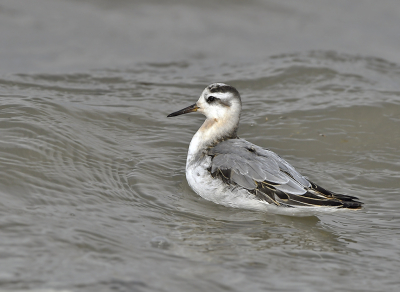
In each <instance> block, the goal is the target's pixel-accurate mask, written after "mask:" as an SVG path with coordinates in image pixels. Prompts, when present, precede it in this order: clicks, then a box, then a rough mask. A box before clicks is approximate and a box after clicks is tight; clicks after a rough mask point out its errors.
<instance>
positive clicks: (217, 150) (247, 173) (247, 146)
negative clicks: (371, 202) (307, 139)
mask: <svg viewBox="0 0 400 292" xmlns="http://www.w3.org/2000/svg"><path fill="white" fill-rule="evenodd" d="M208 155H210V156H211V157H212V164H211V167H210V169H209V171H210V172H211V175H212V176H214V177H219V178H220V179H222V180H223V181H224V182H225V183H227V184H229V185H232V186H233V187H242V188H244V189H247V190H248V191H249V192H250V193H252V194H254V195H255V196H256V197H257V198H258V199H260V200H264V201H266V202H268V203H270V204H275V205H280V206H286V207H298V206H303V207H307V206H308V207H311V206H314V207H315V206H332V207H337V208H350V209H359V208H361V205H362V203H361V202H358V201H357V198H356V197H352V196H346V195H341V194H335V193H333V192H330V191H328V190H325V189H323V188H321V187H319V186H318V185H316V184H314V183H312V182H310V181H309V180H307V179H306V178H305V177H304V176H302V175H301V174H300V173H298V172H297V171H296V170H295V169H294V167H293V166H291V165H290V164H289V163H287V162H286V161H285V160H284V159H282V158H281V157H280V156H279V155H277V154H275V153H274V152H272V151H270V150H268V149H264V148H261V147H259V146H256V145H254V144H252V143H250V142H247V141H246V140H243V139H230V140H226V141H223V142H221V143H219V144H218V145H216V146H215V147H213V148H210V149H209V150H208Z"/></svg>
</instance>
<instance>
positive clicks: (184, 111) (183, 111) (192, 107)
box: [167, 104, 199, 118]
mask: <svg viewBox="0 0 400 292" xmlns="http://www.w3.org/2000/svg"><path fill="white" fill-rule="evenodd" d="M198 109H199V107H198V106H197V105H196V104H192V105H190V106H188V107H185V108H184V109H181V110H179V111H177V112H174V113H172V114H169V115H168V116H167V118H170V117H176V116H179V115H183V114H187V113H191V112H196V111H197V110H198Z"/></svg>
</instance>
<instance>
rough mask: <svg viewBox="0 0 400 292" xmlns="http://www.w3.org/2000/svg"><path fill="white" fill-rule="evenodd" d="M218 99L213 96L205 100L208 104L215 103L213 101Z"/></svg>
mask: <svg viewBox="0 0 400 292" xmlns="http://www.w3.org/2000/svg"><path fill="white" fill-rule="evenodd" d="M217 99H218V98H216V97H215V96H212V95H211V96H209V97H208V98H207V102H208V103H210V102H213V101H215V100H217Z"/></svg>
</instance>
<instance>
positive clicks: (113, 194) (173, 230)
mask: <svg viewBox="0 0 400 292" xmlns="http://www.w3.org/2000/svg"><path fill="white" fill-rule="evenodd" d="M33 2H34V3H36V4H38V3H42V4H43V3H45V4H49V3H50V2H51V4H49V6H36V5H32V4H26V5H27V6H26V7H23V6H21V5H20V6H18V5H19V4H15V3H17V2H15V1H3V3H2V4H1V5H0V14H2V18H0V23H3V24H4V23H7V24H9V26H7V27H6V26H4V25H0V33H4V32H9V34H8V33H7V34H6V36H8V38H7V40H8V42H6V43H5V42H2V45H3V44H6V45H4V46H5V47H4V48H6V49H4V50H1V51H0V57H2V58H1V59H2V60H4V66H2V67H1V68H0V70H1V72H2V75H1V76H0V100H1V103H0V174H1V175H0V267H1V268H0V290H2V291H9V290H16V289H18V290H28V291H31V290H33V291H38V290H40V289H51V290H52V291H53V290H55V291H64V290H67V291H396V290H397V287H398V285H399V284H400V283H399V280H398V271H399V270H400V264H399V256H400V249H399V246H400V229H399V226H400V216H399V212H398V210H399V209H400V197H399V187H400V184H399V181H400V162H399V158H400V153H399V143H400V138H399V137H400V126H399V125H400V85H399V82H398V81H399V78H400V65H399V64H400V60H398V59H396V58H397V57H398V53H397V52H398V51H396V50H394V49H393V48H397V47H396V46H397V45H398V44H397V41H398V39H394V38H391V36H392V35H391V33H392V32H393V31H392V30H388V33H387V34H386V35H381V34H380V33H379V31H376V30H379V29H378V28H380V27H381V26H382V25H383V26H385V23H383V24H379V25H377V26H372V27H374V28H375V29H376V30H374V29H370V30H369V32H366V30H365V28H368V27H369V26H368V19H369V18H368V17H369V16H371V15H375V14H373V13H372V12H371V11H372V10H371V11H370V10H369V8H368V9H367V8H366V9H365V10H364V12H363V13H360V14H357V15H355V16H354V17H355V19H356V20H357V21H358V25H356V24H355V25H354V26H350V27H351V28H352V30H350V29H348V30H346V33H345V34H346V35H348V38H345V39H341V40H342V42H340V41H339V42H338V40H339V38H338V37H337V35H336V34H331V35H330V37H328V36H326V40H327V39H330V40H329V41H327V43H325V45H324V46H326V47H328V48H326V47H325V48H321V47H319V46H318V43H319V41H318V38H320V37H321V35H323V32H324V31H327V30H328V28H331V29H332V30H333V31H335V29H338V30H341V29H342V30H343V29H345V28H348V27H349V23H350V15H351V13H350V12H351V11H352V9H354V6H352V5H350V4H344V3H341V2H340V3H339V4H337V5H338V6H335V7H336V10H329V11H330V12H327V11H328V10H326V11H325V10H324V9H323V8H326V7H327V6H323V5H322V4H319V5H321V6H319V5H312V3H311V2H308V1H301V3H303V5H304V6H301V5H300V4H293V3H292V4H285V5H286V6H283V5H282V4H279V3H275V2H273V1H253V2H251V4H249V6H244V5H243V4H241V3H239V2H238V3H236V2H235V1H233V2H235V3H232V2H230V1H224V3H223V5H226V7H227V8H226V9H227V10H228V11H229V12H230V13H238V15H239V14H240V15H241V16H243V15H246V17H244V16H243V18H239V20H237V22H234V21H233V20H232V22H229V21H231V20H229V21H228V20H227V19H228V18H229V17H228V15H225V14H223V13H222V14H219V13H218V10H217V8H221V6H220V4H218V5H217V4H215V5H216V6H212V5H213V4H210V3H207V5H205V6H204V7H203V6H202V5H197V4H195V3H192V2H190V3H189V2H188V3H184V4H182V3H181V2H179V1H177V2H173V3H172V2H171V3H170V6H168V5H164V4H160V3H159V2H158V1H153V2H151V3H150V4H148V6H147V5H145V4H143V3H142V4H141V5H142V6H136V5H137V4H138V2H129V1H122V0H121V1H113V2H110V1H105V0H104V1H97V2H96V1H84V2H82V3H80V2H78V1H47V0H35V1H33ZM26 3H27V2H26ZM29 3H32V2H29ZM112 3H113V4H112ZM288 3H289V2H288ZM296 3H300V2H296ZM324 3H325V2H324ZM391 3H392V2H390V1H388V2H386V4H385V5H382V4H379V5H378V4H377V5H378V6H379V7H375V6H373V7H372V8H374V9H375V8H376V11H377V12H376V13H377V14H376V15H378V16H380V18H379V19H381V20H382V19H385V17H384V16H385V15H386V17H387V19H392V18H391V17H392V16H393V14H391V13H389V12H390V11H394V12H393V13H395V8H394V7H395V6H392V4H391ZM393 3H394V2H393ZM325 4H326V3H325ZM29 5H32V7H30V6H29ZM163 5H164V6H163ZM326 5H328V4H326ZM160 6H162V7H164V8H165V7H167V8H165V9H170V10H168V11H169V13H172V12H171V11H178V10H176V9H175V8H176V7H177V6H179V7H180V9H183V10H182V11H188V13H189V14H185V15H189V16H190V17H189V16H188V18H181V19H180V21H181V22H178V23H176V22H174V21H173V20H171V19H170V18H166V17H165V14H163V13H162V12H163V10H160V9H159V8H160ZM41 7H46V9H47V10H43V9H41ZM60 7H62V8H63V10H59V8H60ZM138 7H140V9H142V10H140V11H141V12H143V11H145V12H147V13H150V14H151V15H153V16H154V15H155V16H159V17H160V19H161V20H160V23H161V24H163V25H164V24H165V23H163V21H164V22H167V20H168V21H170V24H171V26H170V27H169V28H170V30H168V31H169V32H168V33H167V35H166V36H165V38H163V37H160V36H159V34H160V35H161V34H162V33H161V32H160V31H159V30H157V27H156V28H154V27H151V25H150V24H149V23H150V22H144V24H142V26H141V27H140V26H136V25H133V24H139V23H143V21H144V20H143V19H145V18H146V17H145V16H142V18H139V20H138V19H136V21H135V20H134V19H135V18H130V17H129V16H131V15H135V13H136V11H137V9H139V8H138ZM307 7H308V8H307ZM328 7H331V8H332V7H333V6H329V5H328ZM78 8H79V9H78ZM261 8H263V9H265V10H261ZM350 8H351V9H350ZM372 8H371V9H372ZM174 9H175V10H174ZM199 9H200V10H199ZM307 9H309V13H310V14H307V13H306V14H302V11H306V10H307ZM78 10H79V12H77V11H78ZM7 11H8V12H7ZM10 11H11V12H13V13H14V18H12V17H11V16H10V15H9V14H8V13H9V12H10ZM46 11H47V12H49V11H51V12H52V13H51V14H49V13H47V14H46V13H45V12H46ZM60 11H63V13H61V12H60ZM133 11H135V12H133ZM199 11H201V13H200V14H199V13H198V12H199ZM243 11H244V12H243ZM259 11H268V13H269V14H268V15H269V16H270V17H269V18H268V20H264V18H262V17H261V16H262V15H263V14H262V13H261V12H259ZM335 11H336V12H337V11H345V12H343V14H340V15H341V17H342V20H343V22H336V25H337V27H336V26H331V25H332V23H335V22H334V20H333V19H334V16H333V14H334V13H335ZM349 11H350V12H349ZM385 11H386V12H387V11H389V12H388V13H387V14H385V13H383V12H385ZM225 12H226V11H225ZM243 13H247V14H243ZM259 13H260V14H259ZM330 13H331V14H330ZM6 14H7V16H5V17H3V16H4V15H6ZM57 15H58V16H57ZM60 15H61V16H60ZM73 15H74V16H75V17H76V18H73V17H72V16H73ZM143 15H146V14H143ZM177 15H178V16H179V15H180V14H179V13H177ZM202 15H203V16H204V15H206V16H204V17H205V19H206V20H208V24H204V25H205V26H206V28H204V27H203V28H202V26H200V25H199V23H201V21H200V20H202V19H203V16H202ZM217 15H221V17H222V18H221V19H224V21H221V22H218V21H214V22H213V21H211V19H215V18H213V16H217ZM224 15H225V16H224ZM288 15H291V16H292V17H291V18H287V16H288ZM310 15H314V16H318V17H316V18H315V19H319V21H320V22H318V21H317V23H319V24H320V25H321V26H320V27H321V28H320V30H319V28H318V27H317V26H318V25H317V26H314V25H312V23H309V22H307V21H306V22H305V26H306V27H308V26H307V25H310V29H311V30H309V29H307V30H305V31H303V32H304V34H303V37H304V36H307V35H308V36H309V39H308V41H306V39H303V42H300V41H299V39H296V38H294V39H291V38H290V37H289V36H291V35H295V34H297V33H298V32H299V31H297V30H294V31H291V28H293V27H296V28H298V30H300V31H301V26H298V24H299V23H303V20H304V19H306V20H307V19H313V18H312V17H311V18H309V16H310ZM326 15H330V16H331V18H329V17H328V18H323V16H326ZM335 15H337V14H335ZM38 16H43V18H40V17H38ZM98 16H103V18H99V17H98ZM57 17H61V18H57ZM124 17H125V18H124ZM163 17H165V18H163ZM182 17H183V16H182ZM257 17H258V18H257ZM57 19H58V21H59V23H58V22H57V21H56V20H57ZM246 19H247V22H246ZM287 19H289V20H288V21H289V22H288V23H287V22H286V20H287ZM321 19H324V20H321ZM100 20H101V21H100ZM392 20H393V19H392ZM75 21H76V23H75ZM86 21H87V22H86ZM192 21H193V22H194V24H193V22H192ZM257 21H258V22H257ZM266 22H271V23H279V24H281V25H280V26H274V28H273V29H272V30H266V28H265V27H266ZM399 22H400V21H399ZM32 23H33V24H36V26H35V25H32ZM56 23H58V24H56ZM100 23H102V24H100ZM110 23H114V25H115V26H109V25H110ZM160 23H159V25H160ZM168 23H169V22H168ZM224 23H225V26H224ZM234 23H236V24H237V26H235V27H234V29H232V25H233V24H234ZM244 23H247V25H248V26H247V27H246V26H245V24H244ZM257 23H258V24H259V26H257ZM260 23H261V24H260ZM285 23H286V24H285ZM392 23H393V22H392ZM53 24H54V26H53ZM79 24H91V25H92V26H91V25H84V26H79ZM146 24H147V25H148V26H146ZM178 24H179V25H178ZM182 24H187V26H182ZM102 25H104V26H102ZM191 25H193V26H191ZM324 25H325V26H324ZM178 26H179V28H180V29H181V30H179V31H174V28H176V27H178ZM24 27H29V28H30V29H31V31H30V32H32V31H35V30H37V31H36V32H37V33H36V34H34V35H33V36H32V38H31V41H32V43H31V45H32V46H30V47H29V46H27V45H26V44H27V42H28V41H27V38H19V37H20V36H21V34H22V35H23V34H24V32H25V30H24ZM79 27H82V31H80V30H79V29H78V28H79ZM105 27H107V28H108V29H110V31H108V32H109V33H107V30H105V29H104V28H105ZM110 27H112V28H113V29H111V28H110ZM121 27H122V28H121ZM138 27H139V28H138ZM243 27H245V28H243ZM391 27H392V28H394V27H395V26H391ZM146 28H148V30H146ZM214 28H215V29H217V32H225V33H228V34H227V37H226V38H219V35H217V34H213V33H211V32H213V31H214V30H213V29H214ZM240 28H242V30H240ZM257 28H258V29H259V30H258V31H257ZM195 29H198V30H199V32H198V35H193V30H195ZM250 29H253V33H254V35H253V34H248V30H250ZM129 30H133V32H132V33H133V35H134V36H137V35H136V34H137V33H139V32H141V33H142V35H139V36H140V38H139V37H132V38H129V37H128V38H127V39H126V38H124V36H129V35H130V34H129V33H128V32H129ZM332 30H330V31H331V32H332ZM203 31H207V32H209V34H210V36H209V38H208V37H207V38H206V39H208V40H213V41H210V42H205V41H204V39H203V40H201V39H199V38H198V37H200V36H203V34H202V32H203ZM233 31H235V33H233ZM328 31H329V30H328ZM12 32H14V33H16V34H14V35H13V34H11V33H12ZM60 32H64V34H61V35H60V34H59V33H60ZM72 32H76V33H72ZM182 32H186V34H182ZM229 32H231V33H229ZM317 32H318V33H317ZM351 32H352V33H353V34H352V35H351ZM396 32H397V30H396ZM19 33H20V34H19ZM26 33H27V34H28V32H26ZM95 33H98V34H99V35H96V34H95ZM146 33H147V34H146ZM152 33H154V34H152ZM236 33H237V34H236ZM257 33H260V34H263V33H265V34H266V35H263V36H264V37H267V36H268V37H270V38H269V40H271V42H272V43H274V45H272V47H269V48H271V50H270V51H268V52H266V51H265V50H263V48H262V46H261V45H262V40H261V39H262V38H259V39H258V41H259V43H258V45H253V46H250V45H249V46H247V45H246V42H245V41H254V43H253V44H257V42H256V41H255V39H256V36H257ZM285 33H287V34H285ZM315 33H316V34H315ZM271 34H272V35H271ZM55 35H59V37H60V40H61V39H62V40H66V39H68V40H69V41H68V42H64V43H62V42H60V41H58V40H59V39H57V38H54V36H55ZM314 35H315V37H314V38H313V37H311V36H314ZM350 35H351V36H354V35H356V36H359V37H358V38H356V39H357V40H358V41H359V46H356V45H355V43H356V42H354V43H350V42H347V41H346V39H347V40H348V39H351V37H350ZM378 35H379V38H380V39H381V40H382V39H385V37H386V38H387V39H386V40H387V41H385V42H381V43H380V44H378V42H377V43H375V44H374V45H373V46H363V44H367V43H368V42H367V39H368V38H367V36H370V37H373V36H378ZM46 36H48V38H47V37H46ZM88 36H92V37H91V38H90V39H88V40H86V41H87V42H86V41H85V40H84V39H85V38H86V37H88ZM143 36H147V37H148V38H145V37H143ZM271 36H275V38H273V37H271ZM279 36H281V37H279ZM138 38H139V39H141V40H143V42H144V43H145V44H142V45H143V46H144V47H143V50H139V51H136V49H135V50H134V51H131V50H129V49H128V48H129V47H130V45H131V44H132V45H134V46H139V47H140V46H141V45H140V44H137V43H136V42H135V41H136V40H137V39H138ZM3 39H4V38H3ZM224 39H225V40H230V41H232V43H235V42H237V43H239V40H240V44H241V46H238V47H235V48H234V49H232V50H227V51H226V53H221V51H218V49H219V48H220V47H221V45H222V44H223V43H224V41H223V40H224ZM289 39H291V41H289ZM389 39H391V41H389ZM94 40H99V41H98V42H96V41H94ZM100 40H101V41H100ZM167 40H168V42H167ZM171 40H172V41H177V40H181V41H182V43H183V41H184V40H188V41H193V42H194V43H193V46H192V45H189V44H187V43H185V45H184V46H180V45H179V44H182V43H176V42H175V43H174V44H172V45H167V44H169V41H171ZM195 40H196V41H195ZM285 40H286V41H285ZM131 41H132V43H131ZM268 43H269V42H268ZM289 43H290V44H295V43H296V44H299V43H300V44H302V45H299V46H298V47H296V48H292V47H290V46H288V44H289ZM149 44H153V45H154V46H149ZM159 44H166V45H165V46H164V47H162V49H163V50H165V51H163V50H162V49H160V48H161V46H158V49H157V50H156V47H155V46H157V45H159ZM335 46H336V47H335ZM309 47H313V48H314V49H311V48H309ZM338 47H340V48H341V50H339V49H338ZM361 47H362V48H361ZM28 48H29V49H28ZM96 48H97V49H96ZM112 48H118V50H117V51H113V49H112ZM135 48H137V47H135ZM148 48H151V49H148ZM194 48H195V49H194ZM379 48H381V49H379ZM274 50H275V51H279V52H274ZM368 50H369V51H368ZM196 51H197V53H199V54H197V53H196ZM355 51H357V53H356V52H355ZM218 52H219V53H218ZM374 52H376V53H374ZM396 54H397V57H393V56H395V55H396ZM154 56H157V58H156V57H154ZM239 56H242V57H239ZM244 56H245V57H244ZM24 60H25V61H26V60H28V61H27V62H24ZM127 60H129V61H127ZM125 61H126V62H125ZM217 81H218V82H225V83H228V84H231V85H233V86H235V87H236V88H237V89H238V90H239V92H240V93H241V95H242V101H243V112H242V118H241V124H240V128H239V136H240V137H241V138H244V139H247V140H249V141H251V142H253V143H256V144H257V145H260V146H262V147H267V148H269V149H271V150H273V151H275V152H276V153H278V154H279V155H281V156H282V157H284V158H285V159H286V160H287V161H288V162H290V163H291V164H292V165H294V166H295V167H296V168H297V170H299V171H300V172H301V173H302V174H303V175H305V176H308V177H309V178H310V179H311V180H313V181H315V182H316V183H319V184H321V185H322V186H323V187H325V188H328V189H330V190H332V191H335V192H338V193H344V194H348V195H353V196H357V197H359V198H360V200H361V201H363V202H364V203H365V208H364V209H363V210H361V211H357V212H343V213H339V214H330V215H320V216H318V217H316V216H314V217H305V218H296V217H288V216H281V215H273V214H267V213H261V212H253V211H246V210H237V209H231V208H226V207H223V206H219V205H216V204H213V203H211V202H208V201H205V200H203V199H202V198H200V197H199V196H197V195H196V194H195V193H194V192H193V191H192V190H191V189H190V188H189V186H188V184H187V182H186V179H185V173H184V169H185V160H186V153H187V148H188V145H189V142H190V139H191V137H192V136H193V134H194V133H195V132H196V130H197V129H198V127H199V126H200V125H201V123H202V121H203V120H204V117H202V116H201V115H199V114H195V113H193V114H190V115H185V116H181V117H177V118H174V119H169V118H167V117H166V116H167V115H168V114H169V113H171V112H173V111H176V110H178V109H181V108H183V107H185V106H188V105H190V104H193V103H194V102H195V101H196V100H197V99H198V96H199V95H200V93H201V91H202V90H203V89H204V87H205V86H207V85H208V84H210V83H212V82H217Z"/></svg>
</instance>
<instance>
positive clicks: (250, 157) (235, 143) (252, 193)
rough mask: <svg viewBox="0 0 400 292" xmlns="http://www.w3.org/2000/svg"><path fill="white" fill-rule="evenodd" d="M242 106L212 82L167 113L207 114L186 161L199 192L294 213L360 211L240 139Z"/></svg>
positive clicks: (351, 200) (352, 200)
mask: <svg viewBox="0 0 400 292" xmlns="http://www.w3.org/2000/svg"><path fill="white" fill-rule="evenodd" d="M241 109H242V102H241V99H240V95H239V92H238V91H237V90H236V89H235V88H234V87H232V86H230V85H227V84H223V83H214V84H211V85H209V86H208V87H206V89H204V91H203V93H202V94H201V96H200V98H199V100H198V101H197V102H196V103H195V104H193V105H191V106H189V107H186V108H184V109H182V110H180V111H177V112H174V113H172V114H170V115H168V117H174V116H178V115H182V114H186V113H190V112H196V111H197V112H200V113H202V114H204V115H205V116H206V120H205V122H204V123H203V125H202V126H201V127H200V129H199V130H198V131H197V133H196V134H195V135H194V136H193V138H192V141H191V142H190V146H189V151H188V156H187V161H186V178H187V181H188V183H189V185H190V187H191V188H192V189H193V190H194V191H195V192H196V193H197V194H198V195H200V196H201V197H203V198H204V199H206V200H209V201H212V202H214V203H217V204H221V205H224V206H229V207H235V208H245V209H253V210H264V211H270V212H273V213H281V214H288V215H299V216H302V215H303V216H307V215H313V214H315V213H320V212H332V211H337V210H345V209H352V210H355V209H361V207H362V204H363V203H362V202H359V201H358V198H356V197H353V196H347V195H341V194H336V193H334V192H331V191H328V190H326V189H324V188H322V187H320V186H318V185H317V184H315V183H313V182H311V181H310V180H308V179H307V178H305V177H304V176H302V175H301V174H300V173H298V172H297V171H296V170H295V169H294V167H293V166H291V165H290V164H289V163H288V162H286V161H285V160H284V159H282V158H281V157H280V156H279V155H277V154H275V153H274V152H272V151H270V150H268V149H265V148H262V147H259V146H257V145H254V144H252V143H250V142H247V141H246V140H244V139H240V138H239V137H238V136H237V129H238V125H239V118H240V112H241Z"/></svg>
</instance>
